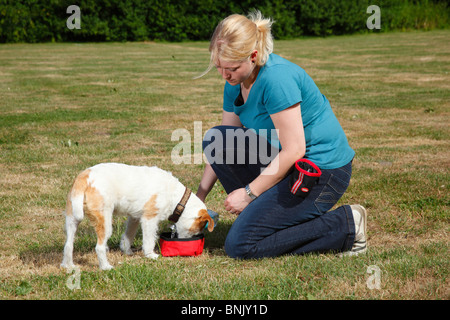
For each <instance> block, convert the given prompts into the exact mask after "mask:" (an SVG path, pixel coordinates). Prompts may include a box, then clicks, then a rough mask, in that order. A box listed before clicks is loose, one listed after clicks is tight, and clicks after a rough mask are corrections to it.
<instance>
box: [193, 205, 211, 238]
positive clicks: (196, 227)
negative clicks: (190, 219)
mask: <svg viewBox="0 0 450 320" xmlns="http://www.w3.org/2000/svg"><path fill="white" fill-rule="evenodd" d="M207 222H209V224H208V231H209V232H212V231H213V230H214V220H213V219H212V218H211V216H210V215H209V214H208V211H206V210H205V209H201V210H200V211H199V212H198V217H197V218H196V219H195V221H194V223H193V224H192V226H191V227H190V228H189V231H190V232H192V233H197V232H199V231H202V230H203V228H204V227H205V225H206V223H207Z"/></svg>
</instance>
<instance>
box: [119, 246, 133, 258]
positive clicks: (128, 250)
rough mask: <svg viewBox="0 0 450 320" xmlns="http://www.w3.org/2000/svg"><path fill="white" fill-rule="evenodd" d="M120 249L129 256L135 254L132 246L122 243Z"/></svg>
mask: <svg viewBox="0 0 450 320" xmlns="http://www.w3.org/2000/svg"><path fill="white" fill-rule="evenodd" d="M120 250H122V252H123V254H126V255H127V256H131V255H133V250H131V248H130V247H128V248H127V247H125V246H122V245H120Z"/></svg>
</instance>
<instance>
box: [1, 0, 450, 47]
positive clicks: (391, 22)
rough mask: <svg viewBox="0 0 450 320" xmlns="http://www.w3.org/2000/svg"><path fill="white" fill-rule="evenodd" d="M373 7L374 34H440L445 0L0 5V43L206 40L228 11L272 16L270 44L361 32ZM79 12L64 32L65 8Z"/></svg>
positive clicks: (7, 0) (448, 22)
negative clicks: (74, 25) (377, 16)
mask: <svg viewBox="0 0 450 320" xmlns="http://www.w3.org/2000/svg"><path fill="white" fill-rule="evenodd" d="M371 4H376V5H378V6H379V7H380V9H381V30H380V31H382V32H383V31H391V30H398V29H400V30H407V29H424V30H430V29H435V28H448V27H449V26H450V18H449V16H450V7H449V6H448V4H447V1H445V0H340V1H336V0H263V1H254V0H230V1H215V0H178V1H175V0H167V1H161V0H0V42H3V43H5V42H48V41H142V40H162V41H183V40H209V38H210V36H211V34H212V32H213V30H214V27H215V26H216V25H217V23H218V22H219V21H220V20H221V19H223V18H224V17H226V16H227V15H229V14H231V13H241V14H247V13H248V12H249V11H250V10H251V9H254V8H257V9H259V10H261V11H262V12H263V14H264V15H266V16H271V17H273V18H274V20H275V21H276V23H275V24H274V25H273V33H274V36H275V38H276V39H287V38H295V37H299V36H327V35H341V34H351V33H356V32H368V29H367V27H366V20H367V18H368V17H369V16H370V14H368V13H367V12H366V10H367V7H368V6H369V5H371ZM70 5H77V6H79V8H80V10H81V29H73V30H71V29H69V28H67V26H66V21H67V19H68V18H69V16H70V13H69V14H68V13H66V9H67V7H68V6H70Z"/></svg>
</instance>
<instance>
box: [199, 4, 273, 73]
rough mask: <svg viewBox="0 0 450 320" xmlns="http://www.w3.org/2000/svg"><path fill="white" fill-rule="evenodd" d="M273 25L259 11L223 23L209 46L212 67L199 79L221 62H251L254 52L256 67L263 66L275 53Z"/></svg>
mask: <svg viewBox="0 0 450 320" xmlns="http://www.w3.org/2000/svg"><path fill="white" fill-rule="evenodd" d="M272 23H273V21H272V19H270V18H264V17H263V15H262V14H261V12H260V11H259V10H255V11H253V12H251V13H250V14H249V15H248V17H245V16H243V15H239V14H233V15H231V16H228V17H227V18H225V19H224V20H222V21H221V22H220V23H219V24H218V25H217V27H216V29H215V30H214V33H213V36H212V38H211V42H210V44H209V52H210V53H211V60H210V64H209V67H208V69H207V70H206V71H205V72H204V73H203V74H201V75H200V76H199V77H197V78H200V77H202V76H204V75H205V74H207V73H208V72H209V71H210V70H211V69H212V67H213V66H214V65H215V64H217V62H218V60H219V59H221V60H224V61H227V62H242V61H245V60H246V59H249V58H250V56H251V55H252V53H253V51H254V50H257V51H258V53H257V55H256V61H255V63H256V65H257V66H263V65H264V64H265V63H266V62H267V60H268V59H269V55H270V54H271V53H272V52H273V37H272V33H271V27H272Z"/></svg>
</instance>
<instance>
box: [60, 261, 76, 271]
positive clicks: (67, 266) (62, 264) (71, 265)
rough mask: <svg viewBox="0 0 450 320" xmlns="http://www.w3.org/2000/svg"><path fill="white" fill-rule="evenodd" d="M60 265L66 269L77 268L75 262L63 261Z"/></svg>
mask: <svg viewBox="0 0 450 320" xmlns="http://www.w3.org/2000/svg"><path fill="white" fill-rule="evenodd" d="M59 267H60V268H61V269H66V270H73V269H75V265H74V264H73V263H65V262H63V263H61V264H60V265H59Z"/></svg>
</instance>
